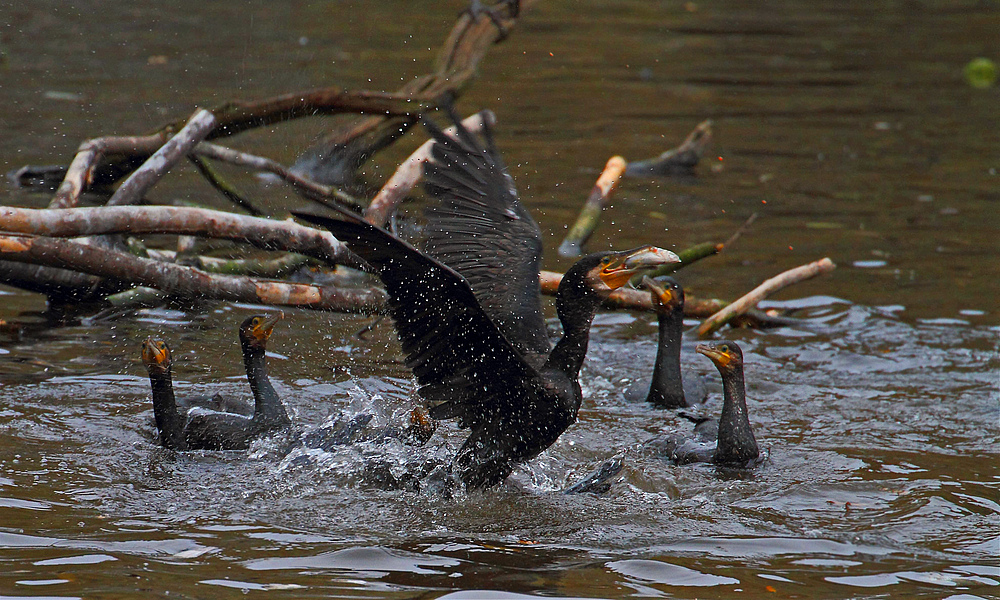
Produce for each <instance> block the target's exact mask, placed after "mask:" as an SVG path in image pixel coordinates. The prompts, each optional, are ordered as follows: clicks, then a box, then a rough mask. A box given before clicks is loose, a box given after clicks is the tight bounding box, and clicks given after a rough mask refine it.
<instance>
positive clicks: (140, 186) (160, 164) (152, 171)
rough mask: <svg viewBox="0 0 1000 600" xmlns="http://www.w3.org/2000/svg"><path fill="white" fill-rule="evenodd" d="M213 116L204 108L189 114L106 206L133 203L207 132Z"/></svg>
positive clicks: (212, 121)
mask: <svg viewBox="0 0 1000 600" xmlns="http://www.w3.org/2000/svg"><path fill="white" fill-rule="evenodd" d="M215 124H216V120H215V116H214V115H212V113H210V112H208V111H207V110H198V111H197V112H195V113H194V115H192V117H191V119H190V120H188V122H187V125H185V126H184V127H183V128H182V129H181V130H180V131H178V132H177V135H175V136H174V137H172V138H170V140H169V141H167V143H165V144H163V145H162V146H160V147H159V148H158V149H157V150H156V152H154V153H153V155H152V156H150V157H149V159H148V160H146V162H144V163H143V164H142V166H141V167H139V168H138V169H136V170H135V171H134V172H133V173H132V174H131V175H130V176H129V178H128V179H126V180H125V182H124V183H122V184H121V185H120V186H119V187H118V189H117V190H116V191H115V193H114V194H113V195H112V196H111V198H110V199H109V200H108V202H107V206H124V205H127V204H136V203H137V202H139V200H141V199H142V196H143V194H145V193H146V192H147V191H149V189H150V188H151V187H153V186H154V185H156V182H157V181H159V180H160V178H162V177H163V176H164V175H166V173H167V171H169V170H170V168H171V167H172V166H174V165H175V164H176V163H177V161H179V160H181V159H182V158H184V156H185V155H186V154H187V153H188V152H189V151H190V150H191V149H192V148H194V147H195V146H196V145H197V144H198V143H199V142H200V141H202V140H203V139H205V137H206V136H207V135H208V134H209V133H211V131H212V129H213V128H214V127H215Z"/></svg>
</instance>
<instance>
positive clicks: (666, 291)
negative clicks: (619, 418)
mask: <svg viewBox="0 0 1000 600" xmlns="http://www.w3.org/2000/svg"><path fill="white" fill-rule="evenodd" d="M643 284H644V285H645V286H646V287H647V288H648V289H649V292H650V295H651V296H652V298H653V307H654V308H655V309H656V315H657V324H658V335H659V343H658V344H657V347H656V362H655V363H654V366H653V374H652V376H651V377H650V378H649V379H642V380H639V381H637V382H636V383H634V384H633V385H631V386H629V387H628V388H627V389H626V390H625V394H624V395H625V398H626V399H627V400H631V401H640V400H642V399H645V400H646V401H647V402H649V403H650V404H652V405H654V406H657V407H659V408H684V407H686V406H695V405H697V404H702V403H704V402H705V399H706V398H707V396H708V390H706V389H705V385H704V384H703V383H702V381H701V379H700V377H698V376H697V375H695V374H693V373H686V374H684V375H683V376H682V374H681V336H682V335H683V325H684V289H683V288H682V287H681V286H680V284H679V283H677V282H676V281H675V280H674V279H672V278H670V277H660V278H657V279H650V278H649V277H644V278H643Z"/></svg>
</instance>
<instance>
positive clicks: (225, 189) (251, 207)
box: [188, 154, 267, 217]
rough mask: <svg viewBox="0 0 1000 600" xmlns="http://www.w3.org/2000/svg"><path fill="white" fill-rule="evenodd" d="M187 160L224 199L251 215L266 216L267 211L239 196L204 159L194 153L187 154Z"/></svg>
mask: <svg viewBox="0 0 1000 600" xmlns="http://www.w3.org/2000/svg"><path fill="white" fill-rule="evenodd" d="M188 160H190V161H191V164H193V165H194V167H195V168H196V169H198V172H199V173H201V176H202V177H204V178H205V179H206V180H208V183H209V185H211V186H212V187H213V188H215V189H216V190H218V192H219V193H220V194H222V195H223V196H224V197H225V198H226V200H229V201H230V202H232V203H233V204H235V205H236V206H238V207H240V208H242V209H243V210H244V211H246V212H247V214H249V215H250V216H252V217H265V216H267V213H265V212H264V211H263V210H261V209H260V208H258V207H257V205H256V204H254V203H253V202H251V201H249V200H247V199H246V198H244V197H243V196H241V195H240V193H239V192H238V191H237V190H236V188H235V187H233V186H232V185H231V184H230V183H229V182H228V181H226V180H225V179H223V178H222V176H221V175H219V174H218V173H217V172H216V171H215V169H213V168H212V167H211V166H209V164H208V163H207V162H206V161H205V159H203V158H201V157H200V156H197V155H195V154H188Z"/></svg>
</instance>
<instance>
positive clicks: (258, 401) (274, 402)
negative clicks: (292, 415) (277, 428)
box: [243, 348, 291, 425]
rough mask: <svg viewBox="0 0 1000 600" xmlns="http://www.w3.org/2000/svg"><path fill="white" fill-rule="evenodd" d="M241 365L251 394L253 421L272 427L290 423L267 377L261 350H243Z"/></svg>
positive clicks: (279, 398)
mask: <svg viewBox="0 0 1000 600" xmlns="http://www.w3.org/2000/svg"><path fill="white" fill-rule="evenodd" d="M243 365H244V366H245V367H246V370H247V379H248V380H249V381H250V390H251V391H252V392H253V406H254V408H253V420H254V421H263V422H266V423H269V424H272V425H287V424H289V423H290V422H291V421H290V420H289V419H288V414H287V413H286V412H285V407H284V405H282V404H281V397H280V396H278V392H277V391H275V389H274V386H273V385H271V380H270V379H269V378H268V376H267V360H266V359H265V357H264V350H263V349H262V348H244V349H243Z"/></svg>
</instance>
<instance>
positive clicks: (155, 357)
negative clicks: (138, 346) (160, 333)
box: [142, 337, 170, 373]
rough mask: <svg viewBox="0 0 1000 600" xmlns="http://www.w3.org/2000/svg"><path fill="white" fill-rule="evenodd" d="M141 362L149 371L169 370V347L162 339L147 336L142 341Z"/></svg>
mask: <svg viewBox="0 0 1000 600" xmlns="http://www.w3.org/2000/svg"><path fill="white" fill-rule="evenodd" d="M142 362H143V364H145V365H146V369H147V370H148V371H149V372H150V373H166V372H167V371H169V370H170V348H168V347H167V343H166V342H164V341H163V340H160V339H157V338H153V337H148V338H146V341H144V342H143V343H142Z"/></svg>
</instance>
